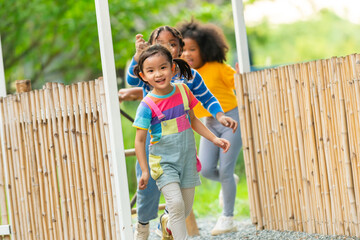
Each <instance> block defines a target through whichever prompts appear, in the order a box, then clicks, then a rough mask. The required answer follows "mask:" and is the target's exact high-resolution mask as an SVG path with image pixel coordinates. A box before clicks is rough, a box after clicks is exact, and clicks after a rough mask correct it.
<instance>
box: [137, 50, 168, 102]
mask: <svg viewBox="0 0 360 240" xmlns="http://www.w3.org/2000/svg"><path fill="white" fill-rule="evenodd" d="M173 72H174V70H173V68H172V66H171V64H170V62H169V60H168V59H167V57H166V56H165V55H163V54H159V53H157V54H155V55H153V56H151V57H148V58H147V59H146V60H145V61H144V63H143V69H142V72H141V73H140V74H141V77H142V79H144V80H145V81H146V82H148V83H149V84H150V85H151V86H153V87H154V90H153V93H154V94H156V95H166V94H168V93H170V92H171V91H172V90H173V87H172V86H171V84H170V82H171V78H172V76H173Z"/></svg>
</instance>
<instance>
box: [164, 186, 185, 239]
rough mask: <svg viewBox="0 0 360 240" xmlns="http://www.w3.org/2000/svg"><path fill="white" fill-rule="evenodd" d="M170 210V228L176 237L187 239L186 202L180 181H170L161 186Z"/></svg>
mask: <svg viewBox="0 0 360 240" xmlns="http://www.w3.org/2000/svg"><path fill="white" fill-rule="evenodd" d="M161 192H162V193H163V195H164V197H165V201H166V206H167V208H168V211H169V223H168V228H169V229H170V230H171V232H172V235H173V237H174V239H176V240H183V239H187V231H186V225H185V204H184V200H183V196H182V193H181V189H180V185H179V183H169V184H167V185H165V186H164V187H162V188H161Z"/></svg>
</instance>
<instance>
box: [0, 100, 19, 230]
mask: <svg viewBox="0 0 360 240" xmlns="http://www.w3.org/2000/svg"><path fill="white" fill-rule="evenodd" d="M10 98H12V96H8V97H6V98H3V104H2V106H3V107H2V111H3V112H2V116H4V125H5V127H4V133H5V145H6V156H7V159H6V161H7V163H8V169H7V171H8V173H9V193H10V196H11V197H10V198H11V199H12V201H9V202H10V206H11V212H12V216H13V217H12V220H13V229H12V230H13V235H14V236H15V237H21V234H22V233H21V222H20V218H19V215H20V205H19V202H18V201H19V198H17V197H16V196H17V188H15V185H16V181H15V164H14V161H10V159H13V146H12V144H11V132H12V131H11V123H12V121H11V119H10V118H11V117H10V115H11V114H8V105H9V104H10V103H9V101H10ZM21 221H22V220H21Z"/></svg>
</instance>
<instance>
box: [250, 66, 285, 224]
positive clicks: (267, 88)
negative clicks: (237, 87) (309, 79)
mask: <svg viewBox="0 0 360 240" xmlns="http://www.w3.org/2000/svg"><path fill="white" fill-rule="evenodd" d="M271 73H272V71H271V70H267V71H266V74H265V76H266V77H265V78H264V83H263V84H262V85H263V89H264V91H263V96H261V97H260V96H259V95H258V94H257V93H258V92H257V91H256V90H255V91H254V94H255V96H254V97H255V103H256V104H257V105H256V106H257V108H260V106H261V103H262V104H263V105H262V106H261V107H262V108H263V109H269V110H270V111H265V110H263V111H262V112H260V111H259V110H257V117H258V118H259V122H258V125H259V126H261V128H259V134H263V136H262V139H263V140H262V141H261V142H260V144H261V145H267V147H266V148H265V149H264V150H262V151H263V152H264V158H263V164H264V166H265V167H264V168H265V169H266V171H265V172H264V173H266V174H267V175H266V176H265V178H266V179H267V181H268V187H269V188H270V204H271V215H270V221H271V224H272V225H273V227H272V228H271V229H276V230H280V226H279V222H278V221H277V219H279V218H280V212H279V208H278V206H277V204H276V200H277V197H278V190H277V189H276V188H277V183H276V179H275V177H274V173H273V169H274V168H275V169H276V168H277V167H276V163H275V161H276V156H275V153H274V144H275V143H274V138H275V136H274V135H275V134H276V131H275V130H274V127H273V125H274V122H275V121H276V120H275V119H274V116H273V109H272V108H271V107H270V106H271V105H273V104H274V102H272V100H273V99H272V97H273V93H274V90H273V89H272V88H271V87H272V86H271ZM253 83H254V84H253V85H256V83H257V81H256V80H255V79H254V81H253ZM258 99H261V102H260V104H259V101H257V100H258ZM258 105H260V106H258ZM262 115H263V116H264V118H263V119H264V121H263V124H261V123H260V121H261V117H262ZM274 165H275V166H274ZM276 171H277V170H276Z"/></svg>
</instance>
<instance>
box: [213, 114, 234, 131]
mask: <svg viewBox="0 0 360 240" xmlns="http://www.w3.org/2000/svg"><path fill="white" fill-rule="evenodd" d="M217 120H218V121H219V122H220V123H221V124H222V125H223V126H225V127H228V128H231V129H232V130H233V133H235V131H236V129H237V127H238V123H237V121H235V120H234V119H232V118H231V117H228V116H225V115H221V116H220V117H218V119H217Z"/></svg>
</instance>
